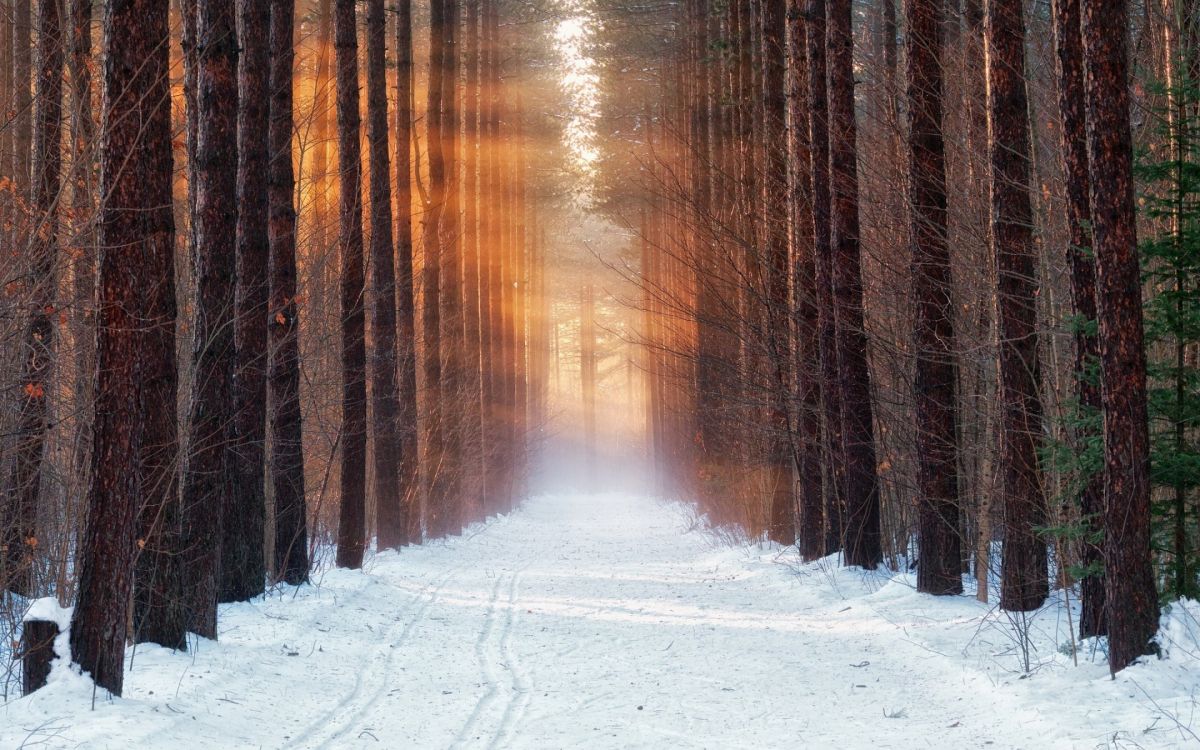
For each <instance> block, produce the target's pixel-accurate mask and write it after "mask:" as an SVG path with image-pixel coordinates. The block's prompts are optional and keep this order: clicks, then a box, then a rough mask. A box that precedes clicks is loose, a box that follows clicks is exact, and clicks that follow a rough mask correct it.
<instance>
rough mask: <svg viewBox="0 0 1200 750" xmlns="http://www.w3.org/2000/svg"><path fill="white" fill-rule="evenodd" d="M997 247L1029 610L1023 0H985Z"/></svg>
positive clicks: (1011, 491)
mask: <svg viewBox="0 0 1200 750" xmlns="http://www.w3.org/2000/svg"><path fill="white" fill-rule="evenodd" d="M987 76H988V106H989V108H990V113H991V138H990V143H989V151H990V158H991V163H992V180H991V192H992V245H993V252H994V254H995V258H996V269H997V278H998V288H997V293H996V304H997V318H998V321H999V331H1000V401H1001V408H1002V410H1003V416H1002V426H1001V441H1002V448H1001V460H1002V461H1003V469H1002V473H1003V479H1002V483H1001V496H1002V497H1003V503H1004V557H1003V560H1002V563H1001V582H1000V586H1001V591H1000V606H1001V608H1003V609H1007V610H1010V611H1019V612H1027V611H1030V610H1034V609H1037V608H1038V607H1040V606H1042V602H1044V601H1045V600H1046V592H1047V587H1048V581H1047V578H1046V543H1045V542H1044V541H1043V540H1042V539H1040V538H1039V536H1038V529H1039V528H1040V527H1042V526H1044V525H1045V523H1046V499H1045V495H1044V494H1043V490H1042V473H1041V467H1040V465H1039V463H1038V450H1039V445H1040V443H1041V432H1042V402H1041V397H1040V396H1039V394H1038V384H1039V380H1040V372H1041V371H1040V367H1039V361H1038V349H1037V343H1038V342H1037V305H1036V299H1037V288H1038V285H1037V257H1036V255H1035V253H1034V247H1033V230H1032V227H1033V207H1032V204H1031V202H1030V196H1029V118H1028V97H1027V94H1026V91H1025V25H1024V19H1023V16H1022V11H1021V3H1020V0H989V2H988V6H987Z"/></svg>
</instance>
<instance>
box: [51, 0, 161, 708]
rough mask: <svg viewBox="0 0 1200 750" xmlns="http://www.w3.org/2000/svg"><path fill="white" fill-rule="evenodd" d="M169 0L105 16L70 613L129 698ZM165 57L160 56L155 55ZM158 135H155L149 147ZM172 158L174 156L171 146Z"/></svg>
mask: <svg viewBox="0 0 1200 750" xmlns="http://www.w3.org/2000/svg"><path fill="white" fill-rule="evenodd" d="M167 22H168V3H167V0H111V2H109V3H108V4H107V7H106V12H105V20H104V36H105V45H104V46H105V49H107V50H108V53H107V54H106V56H105V60H104V81H105V85H104V108H103V111H104V113H105V120H104V123H103V134H104V137H103V139H102V141H101V151H100V158H101V172H100V199H101V203H100V223H99V236H100V247H101V256H100V272H99V297H98V315H97V321H98V334H97V343H98V346H97V380H96V385H97V388H96V403H95V419H94V422H93V450H92V474H91V485H90V487H89V490H88V514H87V520H86V522H85V526H84V532H83V536H82V539H81V543H80V548H79V556H78V571H79V582H78V596H77V602H76V605H75V610H74V613H73V614H72V618H71V636H70V641H71V659H72V660H73V661H74V662H75V663H77V664H78V665H79V666H80V667H81V668H82V669H83V670H84V671H85V672H87V673H89V674H90V675H91V676H92V678H93V679H94V680H95V681H96V684H97V685H98V686H100V687H102V688H105V689H107V690H109V691H111V692H113V693H115V694H117V695H119V694H120V693H121V686H122V678H123V668H124V662H125V637H126V624H127V621H128V603H129V597H130V592H131V589H132V585H133V569H134V559H135V557H136V555H137V545H136V537H135V534H136V518H137V514H138V510H139V505H140V497H141V482H140V481H139V480H140V478H139V473H138V472H136V471H130V470H129V469H130V467H131V466H137V465H138V460H139V452H140V446H141V441H142V432H143V430H142V415H143V414H144V413H145V412H144V408H145V406H146V404H145V403H144V402H143V400H142V398H141V395H140V392H141V383H140V374H139V367H138V364H139V361H140V359H141V357H140V356H139V349H140V348H141V346H142V344H143V335H142V334H141V333H140V332H139V331H140V328H141V325H142V323H141V321H142V319H143V315H142V313H143V311H142V310H141V309H140V308H141V305H142V304H143V302H142V299H143V297H142V293H141V292H140V291H139V290H140V289H141V288H142V287H143V286H144V285H145V284H146V282H147V281H148V280H149V279H148V278H147V268H146V264H145V259H146V257H147V256H148V255H153V254H154V253H157V252H158V249H157V248H155V247H153V246H148V244H147V242H146V239H147V231H146V230H147V227H146V226H145V218H146V217H147V215H149V214H151V213H152V212H151V211H149V209H151V208H153V207H154V206H157V205H159V204H160V203H161V202H162V196H161V195H155V194H152V193H151V189H152V187H153V184H152V183H158V184H162V183H161V182H160V181H161V180H164V179H165V180H169V179H170V171H169V170H168V172H167V174H166V175H165V177H164V176H163V175H159V176H158V177H157V178H155V179H148V178H149V175H148V174H147V171H148V167H149V166H150V165H153V167H154V168H155V169H156V170H161V168H162V167H163V166H169V161H167V160H165V159H158V160H154V159H148V158H147V156H148V153H147V150H148V148H149V147H151V146H154V147H161V146H162V144H159V143H152V142H150V141H147V140H144V139H145V138H146V132H145V131H144V130H143V127H144V123H143V118H142V116H141V115H140V108H141V107H142V106H144V104H145V102H147V101H149V100H150V97H151V96H152V94H153V92H154V91H155V90H156V88H157V90H158V91H160V92H161V91H163V90H165V85H164V84H163V82H164V81H165V80H166V76H167V64H166V58H167V54H166V51H167V47H166V45H165V44H164V41H165V40H166V38H167V33H168V32H167V29H168V25H167ZM156 53H157V54H156ZM152 140H153V139H151V141H152ZM167 153H170V151H169V149H168V150H167Z"/></svg>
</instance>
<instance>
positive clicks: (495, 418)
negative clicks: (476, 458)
mask: <svg viewBox="0 0 1200 750" xmlns="http://www.w3.org/2000/svg"><path fill="white" fill-rule="evenodd" d="M497 2H498V0H485V4H484V13H483V22H484V49H485V50H486V55H487V66H486V73H485V76H484V78H485V81H484V85H485V90H486V92H487V97H486V98H487V102H486V110H485V113H484V121H485V126H484V129H485V133H484V144H485V146H486V149H485V153H486V154H487V159H486V160H485V163H484V173H485V175H486V194H487V196H488V210H486V211H484V212H483V220H484V226H485V227H486V229H485V230H484V237H486V242H487V244H486V248H485V253H486V258H487V260H486V266H487V282H486V288H487V290H488V293H487V295H486V297H487V326H486V329H485V330H486V335H485V336H484V339H485V342H486V343H485V345H484V354H483V358H482V359H483V362H484V363H485V368H486V375H485V378H484V400H485V403H486V408H485V410H484V415H485V417H486V419H487V425H486V427H485V432H486V434H487V449H486V453H485V462H486V464H487V469H486V474H487V479H486V482H487V492H488V496H487V500H486V502H487V510H486V513H487V514H488V515H491V514H493V513H497V512H499V510H500V508H501V504H502V503H501V501H502V498H503V497H504V494H505V482H504V470H503V466H502V462H503V455H504V450H505V448H506V447H507V446H506V440H505V438H504V424H505V423H504V417H505V415H504V411H503V409H502V402H503V396H502V391H503V388H504V382H505V381H504V359H503V354H504V332H503V328H502V326H503V321H504V310H503V301H504V288H503V269H502V268H501V262H502V255H501V248H502V243H501V237H500V232H501V228H502V226H503V220H502V219H503V217H502V216H501V211H502V204H501V197H502V195H503V190H504V185H503V167H502V163H503V162H502V159H503V156H504V153H505V152H504V150H503V148H502V145H503V144H502V143H501V141H500V64H501V59H502V58H501V54H500V48H499V43H500V33H499V26H500V19H499V11H498V9H497Z"/></svg>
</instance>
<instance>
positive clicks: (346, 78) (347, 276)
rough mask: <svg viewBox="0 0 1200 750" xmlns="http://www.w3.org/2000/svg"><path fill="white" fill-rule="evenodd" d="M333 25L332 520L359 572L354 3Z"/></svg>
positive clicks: (362, 411) (361, 319) (360, 395)
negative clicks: (336, 206) (335, 343)
mask: <svg viewBox="0 0 1200 750" xmlns="http://www.w3.org/2000/svg"><path fill="white" fill-rule="evenodd" d="M333 24H334V40H335V41H334V46H335V49H336V57H337V121H338V172H339V174H340V175H341V191H340V196H341V205H340V211H339V216H340V221H339V224H340V226H341V234H340V239H339V241H338V247H339V254H340V255H341V260H342V308H341V310H342V430H341V436H340V443H341V448H342V471H341V483H342V503H341V512H340V515H339V519H338V545H337V564H338V567H339V568H359V567H362V559H363V550H364V547H365V545H366V533H367V532H366V490H367V487H366V484H367V473H366V472H367V464H366V460H367V455H366V454H367V378H366V369H367V363H366V358H367V350H366V318H365V310H364V304H363V302H364V301H363V295H364V293H365V291H366V290H365V283H364V273H365V268H364V263H363V261H364V259H363V235H362V157H361V153H360V151H361V149H360V146H359V143H360V138H361V133H360V131H361V123H360V120H359V111H358V37H357V31H356V23H355V13H354V0H336V2H335V4H334V20H333Z"/></svg>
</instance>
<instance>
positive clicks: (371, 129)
mask: <svg viewBox="0 0 1200 750" xmlns="http://www.w3.org/2000/svg"><path fill="white" fill-rule="evenodd" d="M386 34H387V27H386V24H385V23H384V17H383V0H369V2H368V3H367V120H368V122H367V131H368V135H367V139H368V141H369V143H370V159H371V281H372V287H373V289H372V291H373V292H374V295H373V296H374V299H373V300H372V302H373V305H372V308H371V342H372V344H373V345H374V352H373V353H372V357H371V407H372V408H371V411H372V413H373V416H374V420H375V424H374V430H373V435H374V437H375V453H374V459H375V465H374V473H375V509H376V511H375V512H376V514H377V518H376V526H377V534H378V536H379V548H380V549H387V548H395V547H399V546H400V545H401V544H403V542H404V517H403V507H402V506H403V503H404V498H403V497H402V496H401V494H400V457H401V454H400V421H399V420H400V390H399V383H398V382H397V375H398V370H397V361H396V263H395V261H396V258H395V255H394V253H395V248H394V247H393V245H392V187H391V180H392V166H391V161H390V159H389V158H388V118H387V115H388V113H387V72H386V70H385V68H384V66H385V60H384V58H385V55H386V44H385V42H384V40H385V39H386Z"/></svg>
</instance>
